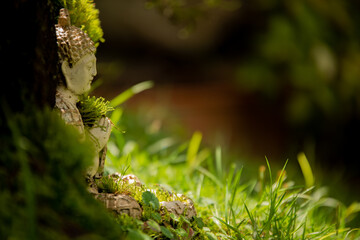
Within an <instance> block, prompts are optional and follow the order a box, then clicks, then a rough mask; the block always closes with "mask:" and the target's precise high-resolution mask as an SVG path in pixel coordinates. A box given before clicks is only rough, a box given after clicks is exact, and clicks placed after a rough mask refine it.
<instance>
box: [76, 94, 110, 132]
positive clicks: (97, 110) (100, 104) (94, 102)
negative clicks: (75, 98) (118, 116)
mask: <svg viewBox="0 0 360 240" xmlns="http://www.w3.org/2000/svg"><path fill="white" fill-rule="evenodd" d="M77 106H78V108H79V112H80V114H81V118H82V120H83V123H84V126H86V127H89V128H91V127H94V126H96V124H97V122H98V121H99V120H100V118H102V117H105V116H106V114H107V113H108V112H111V111H113V110H114V108H113V107H111V106H110V102H109V101H105V99H104V98H102V97H99V98H96V97H94V96H93V97H90V96H83V97H81V99H80V101H79V102H78V103H77Z"/></svg>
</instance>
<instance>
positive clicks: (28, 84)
mask: <svg viewBox="0 0 360 240" xmlns="http://www.w3.org/2000/svg"><path fill="white" fill-rule="evenodd" d="M2 4H3V7H2V10H3V11H2V14H1V17H0V18H1V20H2V21H1V23H2V34H1V40H0V41H1V42H0V56H1V74H2V77H1V84H2V86H1V87H0V89H1V90H0V93H1V97H0V98H1V107H2V108H6V109H7V111H9V110H10V111H11V112H22V111H25V110H26V109H28V108H30V107H31V106H34V105H35V106H37V107H40V108H42V107H44V106H53V105H54V103H55V89H56V85H57V83H58V81H59V80H60V79H61V77H62V75H61V74H60V68H59V64H58V54H57V44H56V34H55V27H54V24H56V22H57V20H56V19H57V15H58V14H57V13H58V12H59V9H60V4H59V3H58V2H57V1H51V0H36V1H34V0H15V1H4V3H2ZM4 5H5V6H4ZM2 115H3V111H2Z"/></svg>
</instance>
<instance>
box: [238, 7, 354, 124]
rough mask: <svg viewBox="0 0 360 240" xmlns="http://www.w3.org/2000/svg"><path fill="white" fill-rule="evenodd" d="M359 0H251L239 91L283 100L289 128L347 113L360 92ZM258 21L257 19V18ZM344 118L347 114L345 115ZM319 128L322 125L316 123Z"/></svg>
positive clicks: (246, 9) (350, 112)
mask: <svg viewBox="0 0 360 240" xmlns="http://www.w3.org/2000/svg"><path fill="white" fill-rule="evenodd" d="M358 6H359V3H358V1H349V2H344V1H342V0H335V1H332V2H331V4H329V3H327V2H314V1H291V2H289V1H286V0H276V1H269V2H266V1H251V3H249V4H248V5H246V6H245V5H244V8H243V9H242V11H243V12H244V13H245V12H247V11H251V13H252V14H251V15H250V16H248V19H247V22H246V23H247V24H248V25H247V28H249V29H251V32H249V33H244V34H246V38H247V39H249V40H248V41H249V43H251V44H250V46H246V47H247V49H246V50H244V51H243V52H241V55H242V59H243V60H242V61H241V62H240V63H239V68H238V71H237V73H238V82H239V84H240V87H241V89H243V90H248V91H249V92H252V93H259V94H260V95H262V96H265V97H266V98H267V99H275V100H276V99H280V100H279V101H281V102H282V103H284V106H280V107H283V110H284V112H285V113H286V121H287V123H288V124H290V125H291V126H297V127H299V126H301V127H303V126H306V125H307V124H317V121H319V119H329V118H332V119H334V118H336V116H342V117H341V118H342V119H345V118H346V117H349V116H351V114H353V113H352V111H354V110H353V109H351V107H340V106H353V105H354V103H355V102H356V106H357V107H356V108H357V110H355V111H358V109H359V101H358V100H356V99H357V96H358V95H359V92H360V84H359V81H358V80H356V79H357V77H358V76H359V74H360V72H359V68H358V67H355V66H359V64H360V58H359V56H360V44H359V41H358V39H359V31H358V29H359V21H358V14H357V13H356V12H355V11H352V9H354V8H356V7H358ZM255 19H260V20H258V21H257V20H255ZM345 116H346V117H345ZM319 127H320V126H319Z"/></svg>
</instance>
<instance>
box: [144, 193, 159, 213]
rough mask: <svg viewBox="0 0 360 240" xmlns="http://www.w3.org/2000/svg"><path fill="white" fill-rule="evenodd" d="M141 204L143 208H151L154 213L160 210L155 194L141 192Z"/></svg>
mask: <svg viewBox="0 0 360 240" xmlns="http://www.w3.org/2000/svg"><path fill="white" fill-rule="evenodd" d="M142 203H143V204H144V205H145V206H148V207H151V208H152V209H154V210H155V211H157V210H159V208H160V203H159V199H157V197H156V196H155V194H153V193H152V192H150V191H145V192H143V194H142Z"/></svg>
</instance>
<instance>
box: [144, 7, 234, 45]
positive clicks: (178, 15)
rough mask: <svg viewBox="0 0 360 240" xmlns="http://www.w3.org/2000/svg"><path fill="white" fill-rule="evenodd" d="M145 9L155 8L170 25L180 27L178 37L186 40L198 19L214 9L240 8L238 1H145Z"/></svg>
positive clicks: (231, 9) (228, 9) (232, 9)
mask: <svg viewBox="0 0 360 240" xmlns="http://www.w3.org/2000/svg"><path fill="white" fill-rule="evenodd" d="M146 7H147V8H149V9H153V8H155V9H156V10H158V12H159V13H160V14H162V15H163V16H164V17H166V18H167V19H168V20H169V21H170V22H171V23H172V24H174V25H175V26H178V27H180V28H181V29H180V31H179V37H181V38H187V37H188V35H189V34H190V32H191V31H192V30H193V29H194V28H196V24H197V22H198V20H199V18H204V17H206V15H207V14H209V12H211V11H212V10H214V9H220V10H226V11H234V10H236V9H238V8H239V7H240V1H238V0H200V1H191V0H170V1H169V0H146Z"/></svg>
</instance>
